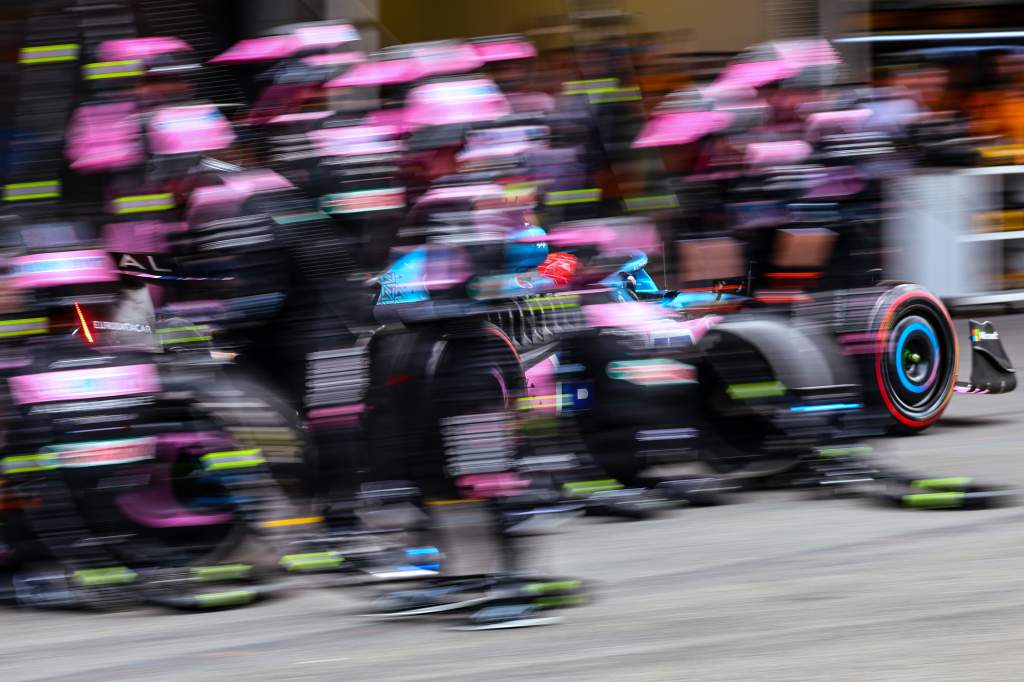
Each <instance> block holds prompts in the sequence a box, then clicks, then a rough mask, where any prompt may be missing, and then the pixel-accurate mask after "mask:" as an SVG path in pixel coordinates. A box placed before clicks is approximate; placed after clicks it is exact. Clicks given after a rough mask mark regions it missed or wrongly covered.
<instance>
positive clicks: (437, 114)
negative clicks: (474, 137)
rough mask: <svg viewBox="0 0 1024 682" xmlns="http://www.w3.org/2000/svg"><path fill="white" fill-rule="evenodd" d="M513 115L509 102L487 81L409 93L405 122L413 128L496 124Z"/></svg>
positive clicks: (432, 85) (421, 88)
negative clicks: (498, 120)
mask: <svg viewBox="0 0 1024 682" xmlns="http://www.w3.org/2000/svg"><path fill="white" fill-rule="evenodd" d="M510 113H512V108H511V107H510V106H509V103H508V100H506V99H505V96H504V95H503V94H501V91H500V90H499V89H498V87H497V86H496V85H495V84H494V83H493V81H491V80H489V79H486V78H474V79H469V80H464V81H452V82H448V83H429V84H427V85H421V86H419V87H417V88H415V89H413V91H412V92H410V93H409V97H408V99H407V100H406V109H405V121H406V123H408V124H409V125H411V126H413V127H421V126H434V125H451V124H457V123H473V122H478V121H493V120H495V119H498V118H502V117H503V116H508V115H509V114H510Z"/></svg>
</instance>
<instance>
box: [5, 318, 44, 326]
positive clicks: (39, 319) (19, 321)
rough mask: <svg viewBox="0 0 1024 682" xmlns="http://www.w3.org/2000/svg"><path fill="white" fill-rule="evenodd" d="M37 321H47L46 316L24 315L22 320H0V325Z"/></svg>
mask: <svg viewBox="0 0 1024 682" xmlns="http://www.w3.org/2000/svg"><path fill="white" fill-rule="evenodd" d="M37 322H49V318H48V317H26V318H25V319H22V320H0V327H2V326H4V325H9V324H35V323H37Z"/></svg>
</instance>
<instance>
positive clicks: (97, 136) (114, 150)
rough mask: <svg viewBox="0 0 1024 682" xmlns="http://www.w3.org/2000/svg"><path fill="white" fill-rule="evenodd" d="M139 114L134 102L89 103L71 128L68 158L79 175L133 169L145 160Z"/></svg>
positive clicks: (79, 113) (69, 129)
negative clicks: (132, 167)
mask: <svg viewBox="0 0 1024 682" xmlns="http://www.w3.org/2000/svg"><path fill="white" fill-rule="evenodd" d="M140 132H141V127H140V125H139V118H138V112H137V110H136V108H135V104H134V103H132V102H116V103H109V104H88V105H85V106H82V107H80V108H79V109H78V110H77V111H75V114H74V116H73V117H72V119H71V123H70V125H69V126H68V143H67V151H66V155H67V158H68V160H69V161H70V164H71V169H72V170H75V171H78V172H80V173H94V172H99V171H110V170H117V169H120V168H125V167H127V166H133V165H135V164H137V163H140V162H141V161H142V160H143V159H144V158H145V157H144V150H143V147H142V137H141V135H140Z"/></svg>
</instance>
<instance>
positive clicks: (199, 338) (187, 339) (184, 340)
mask: <svg viewBox="0 0 1024 682" xmlns="http://www.w3.org/2000/svg"><path fill="white" fill-rule="evenodd" d="M212 339H213V337H212V336H185V337H182V338H180V339H162V340H161V341H160V343H161V345H164V346H166V345H167V344H170V343H196V342H199V341H210V340H212Z"/></svg>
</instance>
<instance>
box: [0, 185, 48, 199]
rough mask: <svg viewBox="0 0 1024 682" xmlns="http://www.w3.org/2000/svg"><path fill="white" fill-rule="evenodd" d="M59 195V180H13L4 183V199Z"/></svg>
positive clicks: (39, 197)
mask: <svg viewBox="0 0 1024 682" xmlns="http://www.w3.org/2000/svg"><path fill="white" fill-rule="evenodd" d="M58 197H60V180H43V181H41V182H13V183H10V184H7V185H4V201H27V200H29V199H53V198H58Z"/></svg>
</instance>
